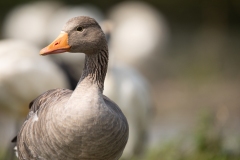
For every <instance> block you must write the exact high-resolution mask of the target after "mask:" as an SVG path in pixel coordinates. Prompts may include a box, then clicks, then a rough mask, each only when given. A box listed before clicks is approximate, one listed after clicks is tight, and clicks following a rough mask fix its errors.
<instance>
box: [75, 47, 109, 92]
mask: <svg viewBox="0 0 240 160" xmlns="http://www.w3.org/2000/svg"><path fill="white" fill-rule="evenodd" d="M107 67H108V48H107V47H104V48H102V49H101V50H99V53H97V54H90V55H88V54H86V56H85V64H84V68H83V73H82V76H81V79H80V83H81V81H83V80H84V79H86V78H88V81H90V82H91V83H92V84H97V85H98V87H99V89H100V90H101V92H103V89H104V80H105V76H106V73H107Z"/></svg>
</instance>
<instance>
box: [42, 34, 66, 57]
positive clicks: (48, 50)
mask: <svg viewBox="0 0 240 160" xmlns="http://www.w3.org/2000/svg"><path fill="white" fill-rule="evenodd" d="M69 49H70V46H69V45H68V34H67V33H66V32H61V33H60V35H59V36H58V37H57V38H56V39H55V40H54V41H53V42H52V43H51V44H49V45H48V46H47V47H45V48H43V49H42V50H41V51H40V55H48V54H57V53H63V52H68V51H69Z"/></svg>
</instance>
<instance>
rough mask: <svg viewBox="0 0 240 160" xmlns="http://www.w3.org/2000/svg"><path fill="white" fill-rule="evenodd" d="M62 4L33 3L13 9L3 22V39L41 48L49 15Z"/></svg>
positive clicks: (54, 2)
mask: <svg viewBox="0 0 240 160" xmlns="http://www.w3.org/2000/svg"><path fill="white" fill-rule="evenodd" d="M61 5H62V4H61V3H59V2H57V1H35V2H30V3H26V4H22V5H19V6H16V7H15V8H13V9H12V10H11V11H10V12H9V13H8V14H7V16H6V17H5V20H4V22H3V30H2V33H3V37H4V38H13V39H21V40H25V41H28V42H30V43H33V44H35V45H37V46H38V47H40V48H41V47H42V46H44V45H46V43H47V42H46V37H47V33H46V30H47V28H48V23H49V20H50V17H51V15H52V14H53V13H54V12H56V10H57V9H58V8H59V7H60V6H61Z"/></svg>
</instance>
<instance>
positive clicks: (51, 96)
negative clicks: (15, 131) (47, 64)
mask: <svg viewBox="0 0 240 160" xmlns="http://www.w3.org/2000/svg"><path fill="white" fill-rule="evenodd" d="M71 94H72V90H69V89H60V88H59V89H52V90H49V91H46V92H44V93H43V94H41V95H40V96H38V97H37V98H36V99H34V100H33V101H32V102H31V103H30V104H29V113H28V115H27V118H26V120H25V122H26V121H28V119H29V118H30V117H31V116H33V115H34V113H36V112H37V111H39V110H41V108H44V107H47V106H50V105H51V103H53V102H56V100H60V99H61V98H62V97H65V96H68V95H71ZM25 122H24V123H25ZM11 142H17V136H15V137H14V138H13V139H12V141H11Z"/></svg>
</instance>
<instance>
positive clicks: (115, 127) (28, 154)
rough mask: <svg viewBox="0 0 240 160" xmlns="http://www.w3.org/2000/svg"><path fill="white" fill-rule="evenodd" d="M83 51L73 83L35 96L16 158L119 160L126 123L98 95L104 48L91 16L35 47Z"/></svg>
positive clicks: (73, 22) (17, 139)
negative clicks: (76, 80) (80, 68)
mask: <svg viewBox="0 0 240 160" xmlns="http://www.w3.org/2000/svg"><path fill="white" fill-rule="evenodd" d="M66 51H68V52H82V53H85V64H84V68H83V73H82V75H81V78H80V80H79V83H78V85H77V86H76V88H75V89H74V91H72V90H68V89H53V90H49V91H47V92H45V93H43V94H42V95H40V96H39V97H37V98H36V99H35V100H33V101H32V102H31V103H30V105H29V107H30V112H29V114H28V116H27V118H26V121H25V122H24V123H23V125H22V127H21V129H20V131H19V133H18V135H17V136H16V137H15V138H14V139H13V142H17V147H16V148H17V156H18V158H19V159H20V160H24V159H58V160H77V159H79V160H80V159H89V160H91V159H92V160H96V159H98V160H118V159H119V158H120V157H121V155H122V152H123V150H124V148H125V145H126V143H127V140H128V132H129V128H128V122H127V119H126V117H125V116H124V114H123V113H122V111H121V110H120V108H119V107H118V106H117V105H116V104H115V103H114V102H113V101H111V100H110V99H109V98H108V97H106V96H104V95H103V89H104V79H105V75H106V72H107V64H108V47H107V41H106V38H105V35H104V33H103V32H102V30H101V27H100V26H99V24H98V23H97V22H96V21H95V20H94V19H93V18H90V17H86V16H80V17H75V18H72V19H70V20H69V21H68V22H67V23H66V24H65V26H64V27H63V29H62V31H61V33H60V35H59V36H58V37H57V39H55V40H54V41H53V42H52V43H51V44H50V45H48V46H47V47H45V48H43V49H42V50H41V51H40V54H41V55H49V54H58V53H62V52H66Z"/></svg>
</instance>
